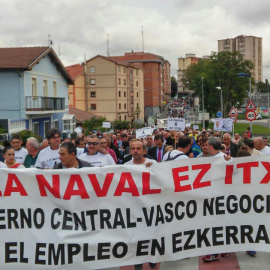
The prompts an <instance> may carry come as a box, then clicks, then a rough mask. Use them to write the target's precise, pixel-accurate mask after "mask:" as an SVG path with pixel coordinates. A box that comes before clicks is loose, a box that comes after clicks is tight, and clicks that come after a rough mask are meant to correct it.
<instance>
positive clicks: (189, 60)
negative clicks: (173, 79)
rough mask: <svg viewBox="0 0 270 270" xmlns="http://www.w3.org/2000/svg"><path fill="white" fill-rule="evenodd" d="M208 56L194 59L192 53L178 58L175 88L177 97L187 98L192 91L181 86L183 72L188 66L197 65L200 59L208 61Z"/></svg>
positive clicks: (194, 56) (194, 55)
mask: <svg viewBox="0 0 270 270" xmlns="http://www.w3.org/2000/svg"><path fill="white" fill-rule="evenodd" d="M208 58H209V56H203V57H196V54H194V53H188V54H186V57H180V58H178V70H177V88H178V96H189V95H190V94H191V93H192V92H193V91H192V90H191V89H190V88H189V87H185V86H184V84H183V78H184V72H185V70H187V68H188V67H189V66H190V65H193V64H198V62H199V61H200V60H202V59H208Z"/></svg>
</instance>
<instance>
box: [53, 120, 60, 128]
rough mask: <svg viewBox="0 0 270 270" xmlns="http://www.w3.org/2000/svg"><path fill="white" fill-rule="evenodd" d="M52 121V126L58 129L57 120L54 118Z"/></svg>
mask: <svg viewBox="0 0 270 270" xmlns="http://www.w3.org/2000/svg"><path fill="white" fill-rule="evenodd" d="M53 123H54V124H53V126H54V128H57V129H59V120H54V121H53Z"/></svg>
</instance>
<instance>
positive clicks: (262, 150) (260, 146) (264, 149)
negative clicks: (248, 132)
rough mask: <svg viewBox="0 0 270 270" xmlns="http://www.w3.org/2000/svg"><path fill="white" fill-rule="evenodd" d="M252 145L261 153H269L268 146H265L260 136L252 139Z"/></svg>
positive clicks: (269, 148)
mask: <svg viewBox="0 0 270 270" xmlns="http://www.w3.org/2000/svg"><path fill="white" fill-rule="evenodd" d="M254 146H255V148H256V149H257V150H258V151H259V152H260V153H261V155H270V147H269V146H265V144H264V141H263V138H262V137H258V138H256V139H255V140H254Z"/></svg>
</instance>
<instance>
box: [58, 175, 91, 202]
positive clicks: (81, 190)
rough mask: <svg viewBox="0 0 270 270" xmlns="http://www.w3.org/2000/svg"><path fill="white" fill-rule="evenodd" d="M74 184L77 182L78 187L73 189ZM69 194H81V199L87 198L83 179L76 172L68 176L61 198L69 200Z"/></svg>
mask: <svg viewBox="0 0 270 270" xmlns="http://www.w3.org/2000/svg"><path fill="white" fill-rule="evenodd" d="M75 184H77V186H78V189H74V186H75ZM71 196H81V198H82V199H89V195H88V194H87V191H86V188H85V186H84V183H83V180H82V178H81V177H80V175H78V174H72V175H71V176H70V179H69V181H68V185H67V189H66V191H65V194H64V197H63V199H64V200H70V198H71Z"/></svg>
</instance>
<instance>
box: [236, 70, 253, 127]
mask: <svg viewBox="0 0 270 270" xmlns="http://www.w3.org/2000/svg"><path fill="white" fill-rule="evenodd" d="M237 76H239V77H246V78H249V100H251V74H249V73H238V74H237ZM249 126H250V131H251V132H252V121H250V124H249Z"/></svg>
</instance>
